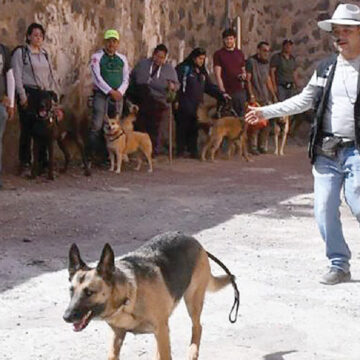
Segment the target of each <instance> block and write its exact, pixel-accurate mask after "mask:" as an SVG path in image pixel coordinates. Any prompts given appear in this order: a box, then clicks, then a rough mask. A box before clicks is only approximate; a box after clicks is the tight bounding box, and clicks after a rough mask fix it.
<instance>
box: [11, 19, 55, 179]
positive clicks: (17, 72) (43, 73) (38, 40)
mask: <svg viewBox="0 0 360 360" xmlns="http://www.w3.org/2000/svg"><path fill="white" fill-rule="evenodd" d="M44 38H45V30H44V28H43V26H42V25H40V24H37V23H32V24H31V25H30V26H29V27H28V28H27V31H26V44H25V45H23V46H18V47H17V48H15V49H14V51H13V55H12V59H11V63H12V68H13V71H14V77H15V85H16V93H17V102H18V111H19V119H20V141H19V160H20V174H22V173H23V171H24V170H25V169H26V168H29V166H30V164H31V131H32V128H33V126H34V121H35V120H36V113H35V109H36V105H37V102H38V94H39V90H54V88H55V81H54V77H53V73H52V67H51V64H50V62H49V56H48V54H47V52H46V51H45V50H44V49H43V47H42V45H43V42H44ZM39 164H40V167H42V168H43V167H45V166H47V154H46V148H45V146H42V147H41V148H40V149H39Z"/></svg>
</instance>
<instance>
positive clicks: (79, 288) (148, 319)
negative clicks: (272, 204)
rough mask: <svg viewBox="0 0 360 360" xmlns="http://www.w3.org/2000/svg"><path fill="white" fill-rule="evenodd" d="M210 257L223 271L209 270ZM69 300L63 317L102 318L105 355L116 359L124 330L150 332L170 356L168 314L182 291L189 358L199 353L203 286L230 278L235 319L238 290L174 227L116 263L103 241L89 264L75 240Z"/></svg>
mask: <svg viewBox="0 0 360 360" xmlns="http://www.w3.org/2000/svg"><path fill="white" fill-rule="evenodd" d="M209 258H210V259H212V260H214V261H215V262H216V263H217V264H219V265H220V266H221V267H222V268H223V269H224V270H225V271H226V273H227V275H223V276H216V277H215V276H213V275H212V274H211V271H210V264H209ZM69 275H70V283H71V286H70V294H71V300H70V304H69V306H68V308H67V310H66V311H65V314H64V320H65V321H67V322H70V323H73V324H74V330H75V331H81V330H83V329H84V328H85V327H86V326H87V325H88V324H89V322H90V321H91V320H92V319H94V318H97V319H100V320H104V321H106V322H107V323H108V324H109V325H110V327H111V328H112V330H113V332H114V334H113V341H112V344H111V347H110V351H109V355H108V360H118V359H119V354H120V349H121V346H122V344H123V341H124V337H125V335H126V333H127V332H131V333H134V334H141V333H153V334H154V335H155V338H156V342H157V350H156V357H155V359H157V360H171V349H170V337H169V326H168V321H169V317H170V315H171V314H172V312H173V310H174V308H175V307H176V305H177V304H178V303H179V301H180V300H181V298H182V297H183V298H184V300H185V304H186V307H187V309H188V313H189V315H190V317H191V321H192V325H193V326H192V337H191V343H190V348H189V357H188V359H189V360H196V359H198V356H199V346H200V338H201V332H202V328H201V324H200V316H201V312H202V308H203V304H204V297H205V293H206V290H209V291H218V290H220V289H222V288H223V287H225V286H226V285H228V284H230V283H231V284H232V285H233V287H234V290H235V303H234V306H233V309H234V308H235V317H234V318H231V314H232V311H233V309H232V311H231V313H230V317H229V319H230V321H231V322H235V321H236V318H237V310H238V304H239V292H238V289H237V286H236V283H235V281H234V276H233V275H232V274H231V273H230V272H229V270H228V269H227V268H226V266H225V265H224V264H222V263H221V262H220V261H219V260H218V259H217V258H215V257H214V256H213V255H211V254H209V253H207V252H206V251H205V250H204V248H203V247H202V246H201V245H200V243H199V242H198V241H197V240H196V239H194V238H193V237H190V236H186V235H184V234H182V233H178V232H169V233H165V234H161V235H158V236H156V237H154V238H153V239H151V240H150V241H149V242H148V243H146V244H145V245H143V246H142V247H140V248H139V249H138V250H136V251H135V252H133V253H130V254H128V255H125V256H123V257H121V258H120V260H119V261H118V262H117V263H116V267H115V262H114V253H113V250H112V249H111V247H110V245H108V244H106V245H105V247H104V249H103V251H102V254H101V258H100V261H99V263H98V265H97V267H96V268H90V267H89V266H87V265H86V264H85V263H84V261H83V260H82V259H81V257H80V252H79V249H78V247H77V246H76V245H75V244H73V245H72V246H71V249H70V253H69Z"/></svg>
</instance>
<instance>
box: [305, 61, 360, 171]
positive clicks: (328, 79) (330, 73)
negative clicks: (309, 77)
mask: <svg viewBox="0 0 360 360" xmlns="http://www.w3.org/2000/svg"><path fill="white" fill-rule="evenodd" d="M336 63H337V54H334V55H332V56H330V57H328V58H326V59H324V60H323V61H321V62H320V64H319V65H318V67H317V69H316V75H317V79H318V80H320V81H318V84H319V85H318V86H317V92H316V95H315V101H314V111H315V116H314V121H313V123H312V126H311V133H310V141H309V149H308V150H309V157H310V159H311V163H312V164H313V163H314V162H315V157H316V154H315V151H314V149H315V145H316V143H317V142H318V141H319V139H320V136H321V131H320V130H321V128H322V121H323V118H324V114H325V110H326V105H327V102H328V99H329V95H330V90H331V85H332V82H333V79H334V73H335V68H336ZM321 80H323V81H321ZM320 84H324V86H321V85H320ZM359 86H360V83H358V96H357V99H356V102H355V105H354V119H355V146H356V148H357V149H358V150H360V91H359V90H360V88H359Z"/></svg>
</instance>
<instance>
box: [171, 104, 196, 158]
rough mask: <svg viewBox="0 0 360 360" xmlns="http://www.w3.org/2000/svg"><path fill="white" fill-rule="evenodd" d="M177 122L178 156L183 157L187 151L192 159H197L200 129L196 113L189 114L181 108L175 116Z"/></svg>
mask: <svg viewBox="0 0 360 360" xmlns="http://www.w3.org/2000/svg"><path fill="white" fill-rule="evenodd" d="M175 121H176V153H177V155H182V154H183V153H184V152H185V151H186V150H187V151H189V152H190V155H191V156H192V157H197V155H198V147H197V142H198V134H199V129H198V125H197V117H196V112H195V113H194V112H189V111H186V110H184V109H182V108H181V107H180V108H179V110H178V111H177V112H176V114H175Z"/></svg>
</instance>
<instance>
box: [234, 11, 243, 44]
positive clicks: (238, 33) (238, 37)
mask: <svg viewBox="0 0 360 360" xmlns="http://www.w3.org/2000/svg"><path fill="white" fill-rule="evenodd" d="M235 24H236V46H237V48H238V49H239V50H241V45H242V44H241V40H242V39H241V35H242V34H241V18H240V16H237V17H236V19H235Z"/></svg>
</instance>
